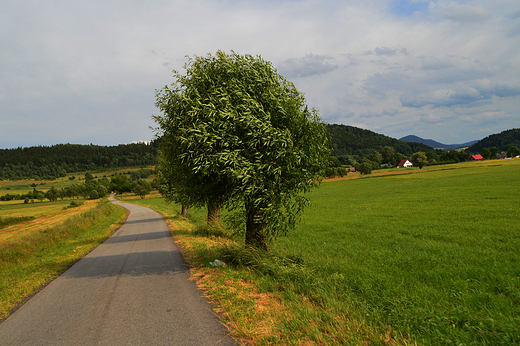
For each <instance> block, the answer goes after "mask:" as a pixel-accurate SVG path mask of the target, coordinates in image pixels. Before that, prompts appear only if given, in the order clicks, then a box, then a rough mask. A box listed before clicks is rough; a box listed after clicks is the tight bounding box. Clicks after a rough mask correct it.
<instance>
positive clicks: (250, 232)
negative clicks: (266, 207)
mask: <svg viewBox="0 0 520 346" xmlns="http://www.w3.org/2000/svg"><path fill="white" fill-rule="evenodd" d="M263 228H264V221H263V218H262V214H260V213H259V211H258V210H257V209H252V210H248V211H247V220H246V245H248V246H252V247H254V248H256V249H262V250H266V251H267V250H268V246H269V238H268V237H267V234H265V232H263Z"/></svg>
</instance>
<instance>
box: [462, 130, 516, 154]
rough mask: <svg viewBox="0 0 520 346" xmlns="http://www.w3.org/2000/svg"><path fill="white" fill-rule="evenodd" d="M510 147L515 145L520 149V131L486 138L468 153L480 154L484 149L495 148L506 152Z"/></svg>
mask: <svg viewBox="0 0 520 346" xmlns="http://www.w3.org/2000/svg"><path fill="white" fill-rule="evenodd" d="M508 145H513V146H515V147H517V148H520V129H511V130H506V131H502V132H500V133H497V134H494V135H490V136H487V137H486V138H484V139H482V140H480V141H478V142H477V143H475V144H473V145H472V146H470V147H469V148H468V149H467V151H469V152H471V153H480V151H481V150H482V148H488V149H490V148H493V147H496V148H498V149H499V150H503V151H505V150H506V147H507V146H508Z"/></svg>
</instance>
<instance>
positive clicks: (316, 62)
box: [277, 54, 338, 77]
mask: <svg viewBox="0 0 520 346" xmlns="http://www.w3.org/2000/svg"><path fill="white" fill-rule="evenodd" d="M333 61H334V59H333V58H331V57H329V56H324V55H314V54H307V55H305V57H303V58H290V59H287V60H285V61H283V62H281V63H280V64H278V66H277V69H278V71H279V72H280V73H281V74H282V75H283V76H286V77H307V76H312V75H320V74H325V73H328V72H331V71H334V70H336V69H337V68H338V65H337V64H334V63H333ZM331 62H332V63H331Z"/></svg>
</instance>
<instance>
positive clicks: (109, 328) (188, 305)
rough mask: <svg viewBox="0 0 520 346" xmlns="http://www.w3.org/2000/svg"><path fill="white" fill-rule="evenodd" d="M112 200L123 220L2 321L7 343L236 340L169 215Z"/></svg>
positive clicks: (1, 339)
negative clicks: (195, 274)
mask: <svg viewBox="0 0 520 346" xmlns="http://www.w3.org/2000/svg"><path fill="white" fill-rule="evenodd" d="M112 201H113V203H116V204H119V205H122V206H124V207H125V208H127V209H129V210H130V215H129V217H128V220H127V221H126V223H125V224H124V225H123V227H121V228H120V229H119V230H118V231H117V232H116V233H115V234H114V235H113V236H112V237H111V238H109V239H108V240H107V241H105V242H104V243H103V244H101V245H100V246H99V247H97V248H96V249H95V250H94V251H92V252H91V253H90V254H89V255H87V256H86V257H84V258H83V259H82V260H80V261H79V262H77V263H76V264H75V265H74V266H72V267H71V268H70V269H69V270H67V271H66V272H65V273H63V274H62V275H61V276H60V277H59V278H57V279H56V280H54V281H53V282H52V283H50V284H49V285H48V286H47V287H46V288H45V289H43V290H42V291H41V292H39V293H38V294H37V295H35V296H34V297H33V298H32V299H30V300H29V301H28V302H27V303H26V304H24V305H23V306H22V307H21V308H20V309H18V310H17V311H16V312H15V313H14V314H13V315H12V316H10V317H9V318H7V319H6V320H5V321H4V322H3V323H2V324H0V345H3V346H6V345H16V346H20V345H235V342H234V341H233V339H232V338H231V337H230V336H229V335H228V333H227V330H226V328H225V327H224V326H223V325H222V324H221V323H220V321H219V319H218V317H217V316H216V315H215V314H214V313H213V312H212V310H211V307H210V304H209V302H208V301H207V299H205V298H204V297H203V296H202V292H201V291H200V290H199V289H198V288H197V286H196V285H195V283H194V282H193V281H188V278H189V276H190V273H189V269H188V267H187V266H186V263H185V262H184V259H183V258H182V255H181V254H180V252H179V251H178V249H177V246H176V244H175V243H174V241H173V239H172V238H171V236H170V233H169V230H168V226H167V225H166V222H165V220H164V218H163V217H162V216H161V215H160V214H159V213H157V212H155V211H153V210H151V209H149V208H145V207H141V206H138V205H134V204H128V203H120V202H118V201H114V200H112Z"/></svg>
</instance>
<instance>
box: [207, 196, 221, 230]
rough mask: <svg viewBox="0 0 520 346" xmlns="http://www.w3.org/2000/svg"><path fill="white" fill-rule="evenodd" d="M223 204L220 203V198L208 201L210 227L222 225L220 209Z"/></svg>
mask: <svg viewBox="0 0 520 346" xmlns="http://www.w3.org/2000/svg"><path fill="white" fill-rule="evenodd" d="M221 207H222V204H221V202H220V197H217V198H215V199H212V200H210V201H208V219H207V223H208V225H218V224H220V208H221Z"/></svg>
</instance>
